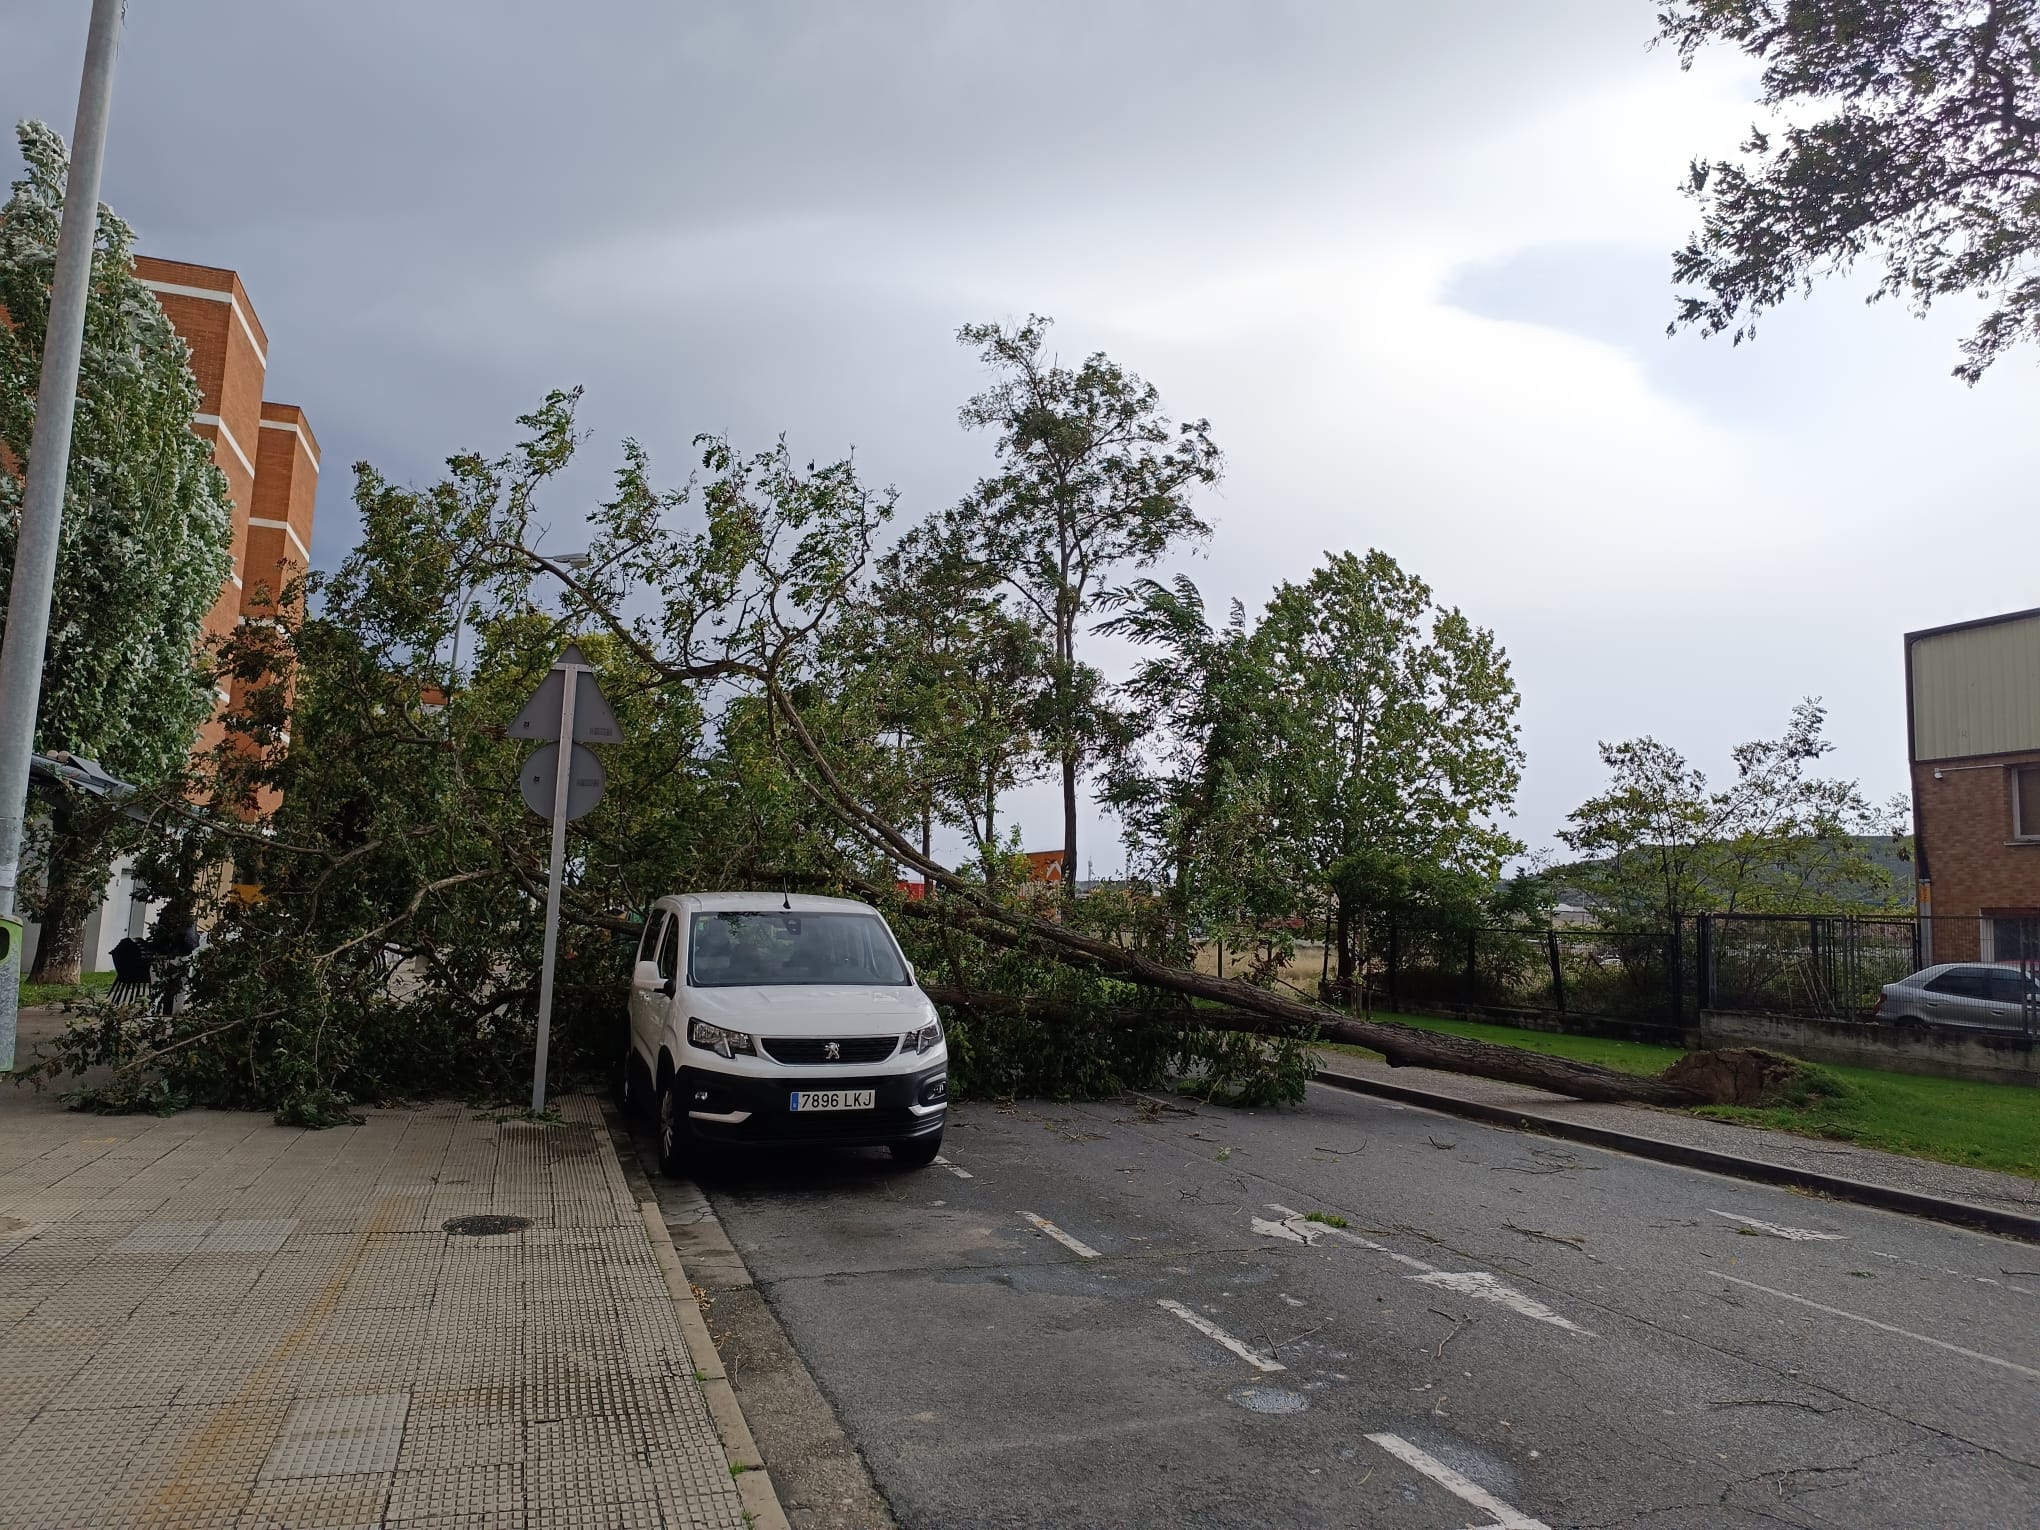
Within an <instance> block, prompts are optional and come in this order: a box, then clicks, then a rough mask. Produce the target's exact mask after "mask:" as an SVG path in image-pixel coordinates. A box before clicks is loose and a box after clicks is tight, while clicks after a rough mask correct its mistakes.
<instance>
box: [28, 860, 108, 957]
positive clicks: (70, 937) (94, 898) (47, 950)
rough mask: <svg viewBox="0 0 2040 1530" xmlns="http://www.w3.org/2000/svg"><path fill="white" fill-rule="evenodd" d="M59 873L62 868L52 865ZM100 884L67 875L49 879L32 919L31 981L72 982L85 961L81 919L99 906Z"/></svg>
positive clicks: (88, 916)
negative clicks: (35, 928) (87, 885)
mask: <svg viewBox="0 0 2040 1530" xmlns="http://www.w3.org/2000/svg"><path fill="white" fill-rule="evenodd" d="M51 869H52V871H53V873H55V874H56V875H57V876H62V874H63V871H64V869H65V868H62V867H52V868H51ZM103 890H104V889H103V888H100V887H91V888H82V887H77V886H74V885H72V882H71V881H70V880H69V879H65V880H63V881H60V882H53V883H52V885H51V887H50V889H49V891H48V893H46V894H45V895H44V897H43V906H42V917H41V918H40V919H39V920H37V921H36V923H37V926H38V933H37V936H36V943H35V971H33V972H31V973H30V974H29V975H28V980H29V981H30V982H31V983H75V982H77V981H78V979H79V977H80V976H81V975H82V973H83V970H84V965H85V921H86V920H88V919H90V918H91V917H92V911H93V910H94V909H95V908H97V907H98V906H99V895H100V893H101V892H102V891H103Z"/></svg>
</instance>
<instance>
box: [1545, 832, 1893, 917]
mask: <svg viewBox="0 0 2040 1530" xmlns="http://www.w3.org/2000/svg"><path fill="white" fill-rule="evenodd" d="M1851 849H1852V851H1853V852H1854V854H1855V856H1860V857H1861V859H1862V860H1863V861H1865V862H1867V863H1868V865H1867V866H1864V867H1844V866H1842V865H1836V866H1835V867H1834V868H1833V871H1832V874H1831V875H1830V876H1829V877H1828V878H1826V879H1823V878H1822V877H1820V876H1819V875H1817V874H1816V875H1815V876H1813V877H1812V878H1811V879H1808V880H1805V881H1804V883H1803V888H1802V877H1801V875H1800V873H1799V871H1798V869H1796V868H1795V869H1794V870H1791V871H1788V870H1786V869H1785V868H1783V867H1779V868H1778V869H1777V871H1776V872H1775V882H1776V884H1786V883H1789V884H1790V885H1792V886H1793V887H1794V888H1799V889H1802V890H1801V891H1800V892H1799V893H1798V894H1797V895H1795V896H1794V898H1793V899H1792V902H1793V904H1794V905H1795V911H1796V912H1803V913H1808V914H1817V913H1822V912H1824V911H1827V910H1830V909H1833V910H1840V909H1846V908H1858V907H1863V906H1865V905H1868V906H1873V907H1880V906H1881V907H1886V908H1891V909H1894V910H1909V909H1911V908H1912V906H1913V897H1914V893H1913V861H1912V841H1911V840H1910V839H1893V838H1892V837H1891V836H1890V835H1888V834H1858V835H1855V836H1853V837H1852V840H1851ZM1840 859H1841V857H1839V856H1838V857H1837V860H1838V861H1839V860H1840ZM1605 864H1606V862H1605V861H1592V860H1589V861H1572V862H1569V863H1567V864H1566V865H1563V866H1554V867H1552V868H1551V870H1550V871H1549V872H1548V873H1546V875H1547V877H1548V879H1549V886H1550V888H1551V890H1552V895H1553V896H1554V897H1555V898H1556V899H1557V900H1558V901H1559V902H1561V903H1576V904H1579V905H1580V906H1582V907H1585V908H1591V907H1593V905H1594V894H1593V890H1592V889H1593V884H1594V877H1593V872H1594V871H1595V870H1597V869H1598V868H1600V867H1601V866H1603V865H1605ZM1858 871H1861V872H1862V873H1863V874H1861V875H1858V874H1854V873H1856V872H1858ZM1755 876H1756V878H1757V880H1758V881H1759V882H1760V883H1761V882H1763V881H1765V880H1766V878H1765V876H1764V872H1763V870H1762V868H1759V869H1758V870H1757V872H1756V873H1755Z"/></svg>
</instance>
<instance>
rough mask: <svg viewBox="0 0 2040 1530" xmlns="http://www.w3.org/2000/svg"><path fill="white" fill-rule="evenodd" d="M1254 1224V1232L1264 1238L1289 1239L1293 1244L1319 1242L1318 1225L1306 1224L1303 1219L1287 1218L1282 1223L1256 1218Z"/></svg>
mask: <svg viewBox="0 0 2040 1530" xmlns="http://www.w3.org/2000/svg"><path fill="white" fill-rule="evenodd" d="M1253 1223H1254V1231H1255V1232H1257V1233H1259V1234H1260V1235H1261V1236H1262V1237H1264V1238H1287V1239H1288V1240H1289V1241H1290V1242H1291V1243H1315V1242H1317V1240H1318V1224H1316V1223H1312V1222H1306V1221H1304V1220H1303V1218H1302V1217H1285V1218H1284V1219H1283V1220H1281V1221H1280V1222H1271V1221H1269V1220H1268V1219H1267V1218H1266V1217H1255V1218H1254V1219H1253Z"/></svg>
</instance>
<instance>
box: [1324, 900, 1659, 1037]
mask: <svg viewBox="0 0 2040 1530" xmlns="http://www.w3.org/2000/svg"><path fill="white" fill-rule="evenodd" d="M1689 939H1690V932H1684V931H1679V930H1645V931H1620V932H1618V931H1613V930H1599V929H1588V928H1582V927H1578V926H1572V927H1560V928H1556V929H1542V930H1534V929H1533V930H1526V929H1509V928H1501V927H1488V928H1479V929H1466V928H1459V929H1444V930H1440V929H1424V930H1412V929H1406V928H1400V927H1396V926H1390V927H1389V928H1387V929H1386V930H1384V931H1382V932H1381V933H1380V934H1379V935H1378V936H1377V938H1376V940H1375V942H1374V946H1373V949H1372V950H1371V951H1370V952H1369V956H1368V960H1367V961H1366V963H1365V964H1364V965H1363V968H1362V975H1363V977H1364V979H1365V981H1366V984H1367V989H1368V993H1367V997H1368V1001H1369V1003H1370V1004H1371V1005H1373V1006H1375V1007H1379V1008H1382V1009H1387V1010H1394V1009H1395V1008H1397V1007H1398V1006H1399V1005H1408V1006H1411V1007H1414V1008H1438V1007H1450V1008H1464V1009H1473V1010H1482V1009H1487V1010H1505V1011H1515V1012H1523V1011H1530V1012H1535V1013H1543V1014H1549V1015H1552V1016H1556V1017H1573V1016H1577V1017H1582V1018H1591V1019H1605V1020H1620V1021H1627V1022H1631V1023H1634V1024H1638V1025H1643V1026H1647V1027H1652V1028H1656V1029H1664V1030H1678V1029H1683V1028H1684V1027H1685V1026H1686V1025H1687V1024H1689V1023H1690V1022H1691V1019H1692V1017H1693V1015H1694V1013H1695V1009H1694V1004H1693V1000H1694V992H1693V980H1692V975H1691V971H1690V963H1689V961H1688V953H1687V949H1686V948H1687V944H1688V940H1689Z"/></svg>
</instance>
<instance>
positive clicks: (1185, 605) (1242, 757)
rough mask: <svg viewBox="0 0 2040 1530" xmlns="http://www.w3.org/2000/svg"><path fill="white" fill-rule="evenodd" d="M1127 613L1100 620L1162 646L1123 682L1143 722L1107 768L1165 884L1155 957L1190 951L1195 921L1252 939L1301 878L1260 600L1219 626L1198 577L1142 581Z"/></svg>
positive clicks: (1143, 866) (1120, 606)
mask: <svg viewBox="0 0 2040 1530" xmlns="http://www.w3.org/2000/svg"><path fill="white" fill-rule="evenodd" d="M1110 603H1111V604H1112V605H1113V607H1114V608H1115V609H1117V610H1118V611H1119V612H1120V614H1119V615H1117V616H1115V617H1113V618H1112V619H1111V620H1109V621H1107V622H1105V623H1104V624H1103V625H1102V626H1101V627H1100V628H1099V630H1100V631H1101V632H1109V633H1111V634H1113V635H1114V636H1118V637H1124V638H1130V639H1132V640H1133V641H1134V642H1136V643H1138V644H1140V645H1141V646H1142V647H1143V648H1145V649H1146V650H1148V656H1147V657H1146V658H1145V659H1144V660H1142V662H1141V663H1140V665H1139V666H1138V667H1137V668H1136V669H1135V671H1134V673H1133V675H1132V676H1131V678H1129V679H1128V680H1127V682H1126V683H1125V685H1124V686H1123V687H1122V688H1121V693H1122V701H1123V703H1124V711H1125V713H1126V715H1128V716H1130V717H1139V718H1141V719H1142V720H1143V721H1144V723H1145V726H1144V727H1143V728H1141V729H1139V730H1138V731H1137V732H1130V733H1129V736H1127V737H1126V738H1125V739H1124V740H1123V741H1122V745H1121V748H1120V749H1119V750H1118V751H1116V753H1115V755H1114V757H1113V760H1112V763H1111V765H1110V768H1109V770H1108V772H1107V777H1106V789H1105V792H1104V800H1105V802H1106V803H1107V805H1108V806H1110V807H1111V808H1112V809H1113V810H1114V811H1115V812H1116V813H1117V814H1118V815H1119V819H1120V822H1121V824H1122V825H1123V828H1124V833H1125V839H1126V844H1127V849H1128V852H1129V869H1130V870H1132V871H1133V872H1134V873H1135V874H1136V875H1137V876H1139V877H1141V878H1142V879H1143V880H1144V881H1146V882H1148V883H1149V884H1151V885H1152V886H1154V887H1155V888H1157V889H1159V890H1160V893H1161V898H1162V902H1163V905H1164V906H1165V908H1166V909H1167V911H1168V919H1167V921H1166V923H1165V924H1164V925H1163V926H1162V927H1160V928H1158V929H1152V930H1149V931H1146V932H1144V933H1145V934H1146V935H1147V940H1146V945H1147V949H1148V950H1149V952H1150V954H1152V955H1154V956H1157V957H1159V958H1163V959H1168V960H1175V961H1181V962H1186V963H1187V962H1188V961H1189V960H1190V956H1191V932H1192V931H1193V929H1197V928H1202V929H1204V930H1205V931H1206V933H1207V935H1210V936H1215V937H1216V938H1219V939H1223V940H1226V941H1227V942H1228V943H1229V944H1233V945H1241V944H1251V943H1252V942H1253V940H1254V938H1255V936H1256V935H1257V934H1259V933H1260V932H1262V931H1264V930H1266V929H1267V928H1268V927H1269V926H1270V924H1271V923H1273V922H1274V921H1279V920H1281V919H1283V918H1284V917H1285V916H1287V915H1289V914H1290V913H1291V912H1292V911H1293V909H1294V907H1295V905H1296V903H1297V901H1298V898H1297V894H1298V889H1297V887H1296V885H1295V882H1294V878H1293V876H1292V869H1291V868H1290V867H1289V866H1287V865H1286V864H1284V863H1283V861H1282V859H1281V857H1280V856H1279V855H1276V854H1274V853H1273V851H1274V849H1275V846H1274V842H1273V840H1272V838H1271V836H1270V833H1269V828H1270V825H1269V821H1268V793H1267V781H1266V774H1265V770H1264V767H1265V765H1266V763H1267V758H1268V756H1267V750H1266V740H1265V737H1264V733H1263V728H1264V725H1265V722H1266V714H1267V711H1268V701H1269V693H1270V690H1271V679H1270V676H1269V674H1268V671H1267V669H1266V667H1265V665H1264V664H1263V662H1262V661H1263V659H1264V658H1265V654H1264V652H1263V650H1262V648H1261V647H1259V646H1258V645H1256V644H1255V642H1254V641H1253V634H1252V632H1251V630H1250V629H1249V628H1248V626H1247V615H1246V608H1245V607H1244V606H1242V605H1241V604H1240V603H1239V602H1238V601H1234V602H1233V604H1232V608H1231V610H1230V612H1229V613H1228V615H1227V618H1226V622H1225V625H1224V626H1222V627H1217V628H1214V627H1213V626H1212V625H1211V624H1210V621H1209V619H1208V618H1207V616H1206V614H1205V606H1204V596H1203V594H1202V592H1201V591H1199V589H1198V588H1197V586H1196V585H1195V584H1194V583H1193V582H1192V581H1191V580H1190V579H1189V578H1188V577H1187V576H1186V575H1180V574H1179V575H1178V576H1177V577H1176V578H1175V579H1174V580H1172V581H1171V582H1170V583H1168V584H1162V583H1161V582H1159V581H1157V580H1153V579H1142V580H1137V581H1135V582H1134V583H1133V584H1132V585H1130V586H1128V587H1127V588H1125V589H1123V590H1118V591H1115V592H1113V594H1112V596H1111V597H1110Z"/></svg>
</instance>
